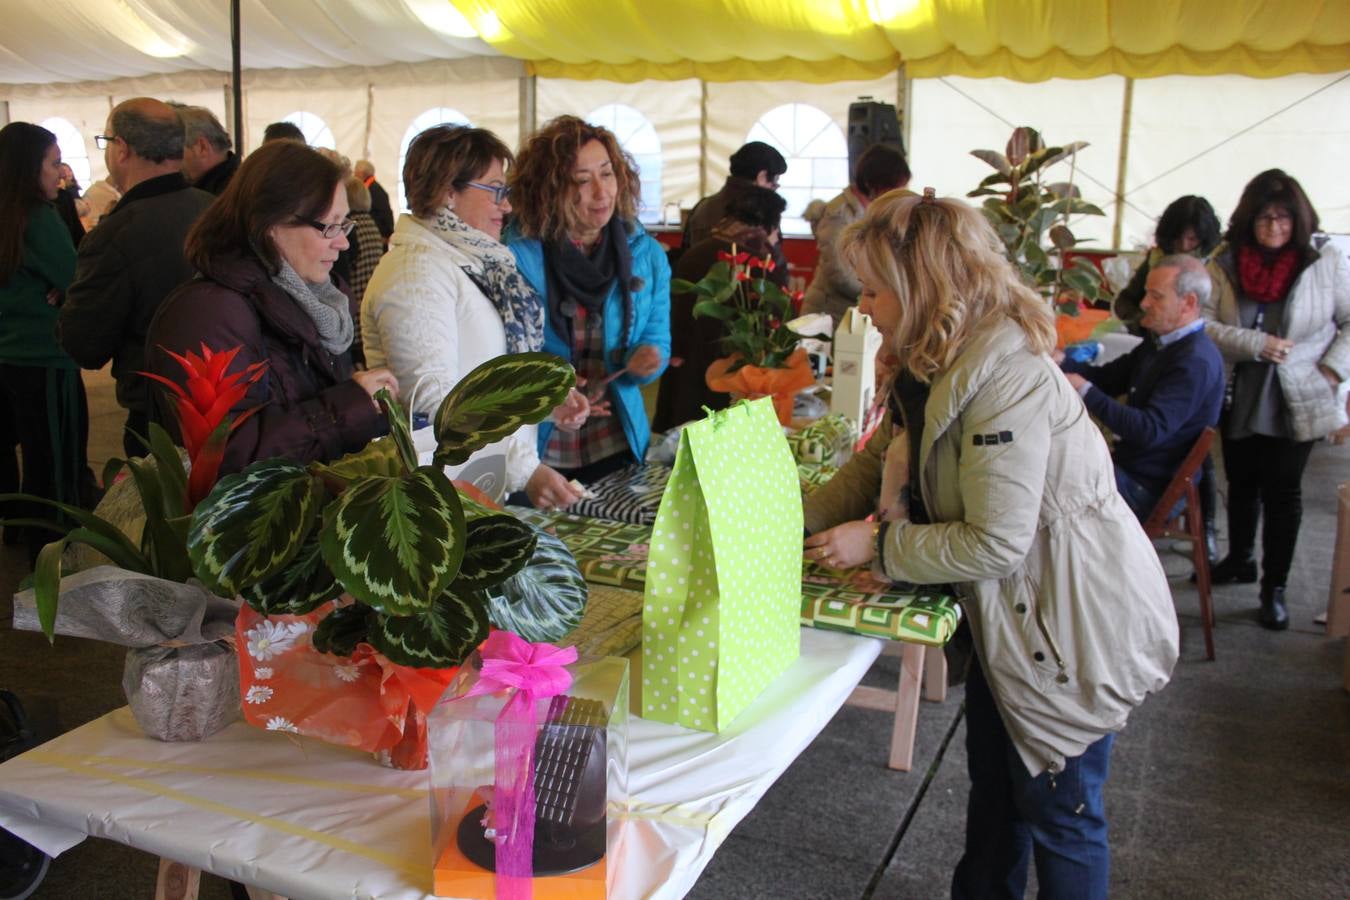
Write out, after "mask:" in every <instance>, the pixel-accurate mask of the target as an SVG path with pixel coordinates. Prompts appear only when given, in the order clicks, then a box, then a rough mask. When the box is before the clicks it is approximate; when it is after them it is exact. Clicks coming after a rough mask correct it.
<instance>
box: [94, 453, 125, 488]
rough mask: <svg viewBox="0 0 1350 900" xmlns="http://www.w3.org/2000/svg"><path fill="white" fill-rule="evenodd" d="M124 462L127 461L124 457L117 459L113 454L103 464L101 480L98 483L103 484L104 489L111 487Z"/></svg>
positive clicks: (123, 466)
mask: <svg viewBox="0 0 1350 900" xmlns="http://www.w3.org/2000/svg"><path fill="white" fill-rule="evenodd" d="M126 464H127V461H126V460H125V459H118V458H117V457H115V456H114V457H113V458H112V459H110V460H108V462H107V463H105V464H104V466H103V480H102V481H101V482H99V483H100V484H102V485H103V488H104V490H107V489H108V488H111V487H112V486H113V482H114V481H116V480H117V476H118V473H120V472H121V471H122V469H123V468H125V467H126Z"/></svg>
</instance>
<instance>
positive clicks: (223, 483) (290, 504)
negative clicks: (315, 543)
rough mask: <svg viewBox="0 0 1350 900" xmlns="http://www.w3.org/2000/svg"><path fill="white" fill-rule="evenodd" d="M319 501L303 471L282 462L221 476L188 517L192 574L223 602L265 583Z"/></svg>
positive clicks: (295, 547) (293, 548)
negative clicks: (189, 519)
mask: <svg viewBox="0 0 1350 900" xmlns="http://www.w3.org/2000/svg"><path fill="white" fill-rule="evenodd" d="M324 496H326V495H324V494H323V492H322V490H321V488H320V486H319V485H318V483H317V482H316V481H315V479H314V477H313V476H311V475H310V474H309V472H308V471H307V470H306V469H305V467H304V466H301V465H298V464H296V463H293V462H290V461H288V460H284V459H269V460H263V461H261V462H255V463H253V464H252V465H250V466H249V467H248V468H246V469H244V471H242V472H239V473H237V474H234V475H226V476H225V477H224V478H222V479H220V481H218V482H216V485H215V487H213V488H212V489H211V493H209V494H207V495H206V499H204V500H202V502H201V503H199V504H198V505H197V509H196V510H195V511H194V512H193V515H192V525H191V527H190V528H189V529H188V555H189V556H190V557H191V559H192V569H193V571H194V572H195V573H196V574H197V577H198V578H200V579H201V580H202V583H203V584H205V585H206V586H207V588H208V589H209V590H210V591H211V592H212V593H216V594H219V595H221V596H223V597H233V596H234V595H236V594H239V593H241V592H242V591H243V589H244V588H246V587H248V586H250V585H254V584H258V583H259V582H261V581H263V580H265V579H267V578H270V577H271V576H272V575H274V574H276V573H277V572H279V571H280V570H281V568H282V567H283V566H285V565H286V564H287V563H289V562H290V561H291V560H292V559H293V558H294V557H295V555H296V553H298V552H299V550H300V545H301V542H302V541H303V540H304V536H305V532H306V530H307V528H306V525H307V523H309V522H310V521H311V520H312V519H313V518H314V516H316V515H318V507H319V504H320V502H321V499H322V497H324Z"/></svg>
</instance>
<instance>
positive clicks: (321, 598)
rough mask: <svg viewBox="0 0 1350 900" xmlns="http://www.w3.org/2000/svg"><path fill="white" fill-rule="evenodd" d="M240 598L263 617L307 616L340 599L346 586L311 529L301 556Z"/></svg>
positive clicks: (317, 532)
mask: <svg viewBox="0 0 1350 900" xmlns="http://www.w3.org/2000/svg"><path fill="white" fill-rule="evenodd" d="M316 518H317V517H316ZM239 594H240V596H242V597H243V598H244V600H245V602H247V603H248V605H249V606H251V607H253V608H254V609H256V610H257V611H258V612H260V613H262V614H263V615H267V616H275V615H291V616H303V615H304V614H305V613H310V612H313V611H314V610H316V609H318V608H319V607H320V606H322V605H323V604H325V603H327V602H328V601H329V600H336V599H337V598H338V597H340V596H341V595H342V586H341V585H339V584H338V583H337V580H336V579H335V578H333V573H332V572H331V571H329V569H328V566H327V564H325V563H324V561H323V554H322V552H321V551H320V549H319V529H318V528H314V527H311V528H309V529H308V534H307V535H306V536H305V541H304V543H303V544H301V545H300V552H299V553H297V554H296V555H295V558H294V559H292V560H291V561H290V563H289V564H287V565H286V566H285V567H284V568H282V569H281V571H279V572H277V573H276V574H274V575H272V576H271V577H270V578H266V579H264V580H263V581H260V582H259V583H257V584H253V585H249V586H248V587H246V588H244V589H243V590H242V591H240V592H239Z"/></svg>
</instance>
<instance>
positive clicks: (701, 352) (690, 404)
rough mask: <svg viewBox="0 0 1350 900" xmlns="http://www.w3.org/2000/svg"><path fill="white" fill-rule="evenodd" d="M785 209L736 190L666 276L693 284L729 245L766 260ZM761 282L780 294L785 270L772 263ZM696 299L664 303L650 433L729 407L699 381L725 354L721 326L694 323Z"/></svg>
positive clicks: (726, 397)
mask: <svg viewBox="0 0 1350 900" xmlns="http://www.w3.org/2000/svg"><path fill="white" fill-rule="evenodd" d="M786 206H787V201H785V200H784V199H783V198H782V197H781V196H779V195H778V194H777V193H775V192H774V191H773V190H770V189H769V188H761V187H754V186H750V187H749V188H747V189H744V190H738V191H736V192H735V193H734V194H733V195H732V196H731V198H730V199H729V200H728V202H727V206H726V215H725V217H724V218H723V219H722V221H721V222H719V223H717V226H716V227H715V228H713V230H712V233H711V234H710V235H709V236H708V237H707V238H705V239H704V240H702V241H699V242H698V243H697V244H694V245H693V246H692V247H690V248H689V249H688V250H686V251H685V252H684V253H683V254H681V256H680V258H679V261H678V262H676V264H675V271H674V272H673V273H672V274H673V275H674V277H675V278H683V279H684V280H686V281H698V280H699V279H701V278H702V277H703V276H704V275H707V274H708V270H709V269H711V268H712V267H713V265H714V264H715V263H716V262H717V260H718V254H719V253H729V252H731V249H732V247H733V246H734V247H735V248H736V251H737V252H738V253H739V252H741V251H745V252H748V253H749V254H750V255H751V256H752V257H755V258H757V259H764V258H766V257H768V258H770V259H772V258H773V256H774V249H775V248H776V246H777V244H778V239H779V233H778V227H779V222H780V220H781V219H782V216H783V210H784V209H785V208H786ZM765 277H767V278H768V279H769V280H770V281H772V282H774V283H775V284H777V285H778V286H779V287H781V288H784V289H786V288H787V283H788V267H787V266H786V265H777V264H775V266H774V268H773V270H772V271H770V272H766V273H765ZM697 300H698V297H697V295H695V294H672V295H671V298H670V301H671V302H670V339H671V347H670V355H671V365H670V367H669V368H667V369H666V371H665V374H663V375H662V376H661V388H660V393H659V394H658V395H657V399H656V415H655V417H654V418H653V420H652V430H654V431H666V430H668V429H671V428H673V427H675V426H676V425H680V424H683V423H684V422H688V421H690V420H692V419H701V418H703V416H704V415H705V413H704V411H703V407H705V406H706V407H707V408H708V409H726V408H727V407H728V406H730V405H731V395H730V394H725V393H722V392H720V391H714V390H713V389H712V388H710V387H708V383H707V381H706V380H705V378H704V375H705V374H706V373H707V371H708V366H709V365H710V364H711V363H712V362H713V361H714V360H717V359H720V358H722V357H724V356H726V355H727V354H726V352H725V351H724V350H723V349H722V345H721V339H722V338H723V337H724V336H725V334H726V330H727V329H726V324H725V323H724V322H723V321H722V320H721V319H714V318H711V317H708V316H703V317H699V318H694V304H695V303H696V302H697ZM676 359H680V360H682V362H681V364H680V365H678V366H676V365H675V364H674V360H676Z"/></svg>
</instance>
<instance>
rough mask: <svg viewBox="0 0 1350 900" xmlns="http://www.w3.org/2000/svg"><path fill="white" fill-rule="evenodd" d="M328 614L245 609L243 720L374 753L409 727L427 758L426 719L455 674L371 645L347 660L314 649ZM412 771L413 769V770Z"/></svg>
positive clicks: (240, 634) (239, 631)
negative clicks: (394, 657) (411, 663)
mask: <svg viewBox="0 0 1350 900" xmlns="http://www.w3.org/2000/svg"><path fill="white" fill-rule="evenodd" d="M332 609H333V604H331V603H326V604H324V605H323V606H321V607H319V608H318V609H317V610H315V611H314V612H312V613H307V614H306V615H303V616H264V615H262V614H261V613H258V612H257V611H255V610H254V609H252V608H251V607H249V606H242V607H240V609H239V617H238V619H237V621H236V623H235V633H236V642H237V644H238V648H239V688H240V694H241V696H242V697H243V710H244V719H245V720H246V721H247V722H248V723H249V724H250V725H254V726H257V727H258V728H264V729H266V730H268V731H283V732H290V733H292V734H303V735H306V736H309V737H315V738H318V739H320V740H322V741H326V742H328V743H330V744H339V745H342V746H347V747H355V748H358V749H361V750H369V751H371V752H377V753H378V752H384V751H390V750H393V749H394V748H395V747H396V746H398V745H399V744H400V742H401V741H402V740H403V738H404V734H405V732H406V731H409V730H410V729H411V730H412V731H413V732H414V733H420V734H421V738H422V746H421V752H422V754H423V755H424V754H425V731H426V714H427V712H428V711H430V710H431V708H432V707H434V706H435V705H436V701H437V700H438V699H440V696H441V693H442V692H444V690H445V687H446V685H448V684H449V683H450V681H451V680H452V679H453V678H454V676H455V673H456V671H458V670H457V668H449V669H415V668H411V667H408V666H400V665H395V664H394V663H391V662H390V661H389V660H387V659H385V658H384V657H383V656H382V655H380V654H379V653H376V652H375V651H374V649H372V648H371V647H370V645H368V644H358V645H357V649H356V652H355V653H353V654H352V655H351V656H350V657H339V656H333V655H331V654H327V653H320V652H319V651H318V650H315V649H314V644H313V635H314V629H315V628H316V627H317V626H318V624H319V622H320V621H322V620H323V618H324V617H325V616H327V615H328V613H329V612H331V611H332ZM414 767H416V766H414Z"/></svg>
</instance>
